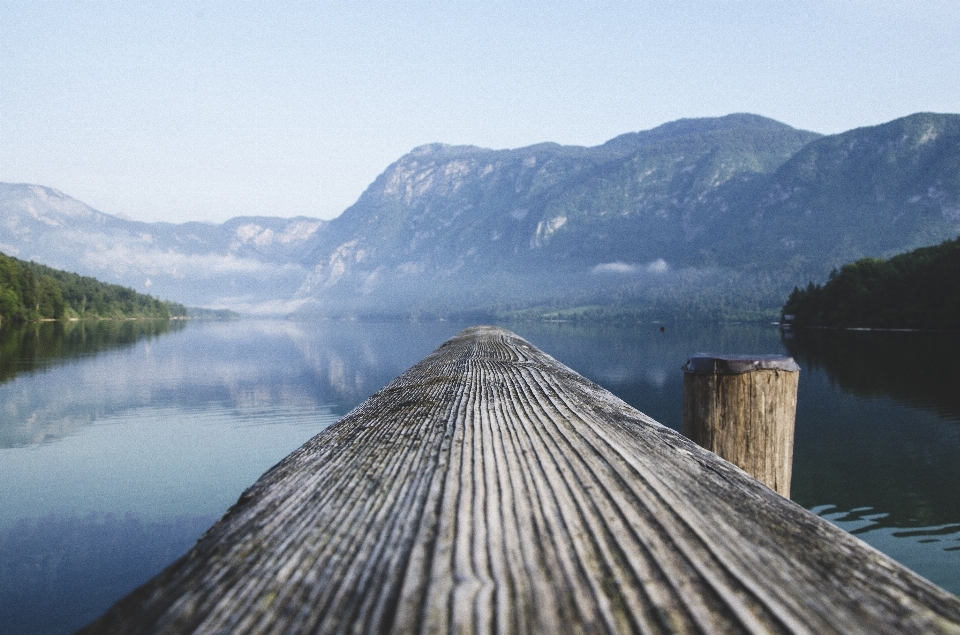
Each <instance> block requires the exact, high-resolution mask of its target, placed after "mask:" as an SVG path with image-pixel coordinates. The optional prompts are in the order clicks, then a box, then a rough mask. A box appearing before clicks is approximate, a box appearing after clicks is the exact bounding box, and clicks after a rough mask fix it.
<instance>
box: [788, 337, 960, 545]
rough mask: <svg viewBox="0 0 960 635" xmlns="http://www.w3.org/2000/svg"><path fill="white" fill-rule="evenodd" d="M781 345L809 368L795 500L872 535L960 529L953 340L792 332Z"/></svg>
mask: <svg viewBox="0 0 960 635" xmlns="http://www.w3.org/2000/svg"><path fill="white" fill-rule="evenodd" d="M784 343H785V345H786V347H787V350H788V351H789V353H790V354H791V355H792V356H793V357H794V358H795V359H796V360H797V361H798V362H800V364H801V367H802V368H803V370H802V371H801V378H800V391H799V396H798V400H797V432H796V435H797V436H796V444H795V454H794V479H793V482H794V487H793V495H792V497H793V499H794V500H796V501H797V502H798V503H800V504H801V505H803V506H805V507H808V508H810V507H817V506H821V505H828V506H831V507H830V508H829V509H828V510H826V511H828V512H830V511H838V512H847V513H851V518H856V517H864V516H869V517H870V521H871V522H870V524H869V525H868V526H867V529H869V528H873V527H878V526H881V527H882V526H886V527H932V526H938V525H946V524H948V523H960V489H958V488H960V425H958V423H957V421H958V419H960V395H958V394H957V393H958V391H957V377H958V373H957V370H956V359H957V354H958V353H960V342H958V341H957V337H956V336H955V335H951V334H943V333H902V332H901V333H896V332H893V333H891V332H865V331H827V330H809V329H796V330H795V331H792V332H790V333H788V334H787V335H786V336H785V337H784ZM838 388H839V390H838ZM843 393H848V394H853V395H855V396H856V397H857V399H856V400H852V399H849V398H847V397H845V396H844V395H843ZM918 409H919V410H918ZM952 531H954V532H955V529H954V530H952ZM951 544H954V545H955V544H956V543H955V542H951Z"/></svg>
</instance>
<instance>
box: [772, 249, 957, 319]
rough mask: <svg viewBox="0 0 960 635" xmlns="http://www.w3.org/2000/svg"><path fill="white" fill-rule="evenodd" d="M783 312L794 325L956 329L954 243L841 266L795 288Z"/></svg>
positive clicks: (866, 259) (955, 252) (955, 251)
mask: <svg viewBox="0 0 960 635" xmlns="http://www.w3.org/2000/svg"><path fill="white" fill-rule="evenodd" d="M783 313H784V315H792V316H793V318H792V321H793V323H794V324H796V325H798V326H832V327H865V328H915V329H949V330H956V329H960V239H956V240H948V241H946V242H944V243H941V244H939V245H936V246H934V247H924V248H921V249H916V250H914V251H911V252H908V253H905V254H900V255H899V256H895V257H893V258H891V259H890V260H881V259H879V258H862V259H860V260H857V261H856V262H853V263H851V264H847V265H844V266H843V267H841V268H840V270H839V271H836V270H835V271H834V272H833V273H831V274H830V280H829V281H828V282H827V283H826V284H823V285H815V284H813V283H812V282H811V283H810V284H809V285H808V286H807V287H806V288H805V289H797V288H795V289H794V290H793V293H791V294H790V298H789V299H788V300H787V303H786V305H784V307H783Z"/></svg>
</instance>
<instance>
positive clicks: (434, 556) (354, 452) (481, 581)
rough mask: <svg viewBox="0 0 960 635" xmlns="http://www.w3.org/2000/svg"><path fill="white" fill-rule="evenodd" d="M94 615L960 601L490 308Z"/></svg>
mask: <svg viewBox="0 0 960 635" xmlns="http://www.w3.org/2000/svg"><path fill="white" fill-rule="evenodd" d="M678 366H679V362H678ZM678 372H679V371H678ZM677 407H678V409H679V408H680V404H677ZM81 632H82V633H205V634H211V633H231V634H235V633H277V634H280V633H285V634H290V635H293V634H305V633H431V634H432V633H437V634H440V633H551V634H552V633H645V634H647V633H649V634H654V633H753V634H757V633H809V634H816V635H823V634H826V633H843V634H854V633H864V634H867V633H869V634H871V635H876V634H881V633H890V634H897V635H903V634H905V633H953V634H958V633H960V600H958V598H957V597H956V596H954V595H952V594H949V593H947V592H946V591H943V590H942V589H940V588H938V587H936V586H934V585H933V584H931V583H929V582H927V581H926V580H924V579H923V578H920V577H919V576H917V575H916V574H914V573H912V572H911V571H909V570H907V569H905V568H904V567H902V566H900V565H899V564H897V563H896V562H894V561H892V560H890V559H889V558H887V557H886V556H884V555H882V554H880V553H879V552H877V551H876V550H874V549H872V548H871V547H869V546H867V545H866V544H864V543H863V542H861V541H859V540H858V539H856V538H854V537H853V536H851V535H849V534H847V533H846V532H844V531H842V530H840V529H838V528H836V527H835V526H833V525H831V524H830V523H828V522H826V521H825V520H822V519H820V518H818V517H817V516H816V515H814V514H811V513H810V512H807V511H806V510H804V509H802V508H801V507H799V506H798V505H796V504H794V503H792V502H790V501H789V500H787V499H786V498H783V497H781V496H780V495H778V494H776V493H775V492H773V490H771V489H769V488H767V487H766V486H765V485H763V484H761V483H760V482H759V481H756V480H755V479H753V478H751V477H750V476H748V475H747V474H746V473H744V472H743V471H741V470H740V469H738V468H736V467H734V466H732V465H731V464H729V463H727V462H725V461H723V460H722V459H720V458H719V457H717V456H716V455H714V454H712V453H710V452H707V451H705V450H703V449H701V448H700V447H698V446H697V445H695V444H694V443H692V442H691V441H689V440H687V439H686V438H684V437H683V436H681V435H680V434H678V433H676V432H674V431H672V430H669V429H667V428H665V427H663V426H661V425H660V424H658V423H656V422H655V421H653V420H651V419H650V418H649V417H647V416H645V415H643V414H641V413H640V412H638V411H637V410H635V409H633V408H631V407H630V406H628V405H627V404H625V403H624V402H622V401H621V400H619V399H618V398H616V397H615V396H613V395H612V394H610V393H609V392H607V391H605V390H603V389H602V388H600V387H599V386H597V385H595V384H593V383H591V382H590V381H588V380H586V379H584V378H583V377H581V376H579V375H577V374H576V373H574V372H573V371H571V370H570V369H568V368H566V367H565V366H563V365H561V364H560V363H558V362H557V361H555V360H554V359H553V358H551V357H549V356H548V355H545V354H544V353H542V352H540V351H539V350H537V349H536V348H534V347H533V346H531V345H530V344H529V343H527V342H526V341H524V340H523V339H520V338H519V337H517V336H515V335H513V334H512V333H510V332H508V331H505V330H503V329H499V328H493V327H475V328H471V329H467V330H465V331H463V332H462V333H460V334H459V335H457V336H456V337H454V338H452V339H451V340H449V341H447V342H446V343H445V344H443V345H442V346H441V347H440V348H438V349H437V350H436V351H435V352H434V353H432V354H431V355H430V356H428V357H427V358H425V359H424V360H423V361H421V362H420V363H418V364H417V365H416V366H414V367H413V368H411V369H410V370H408V371H407V372H405V373H404V374H402V375H401V376H400V377H398V378H397V379H396V380H394V381H393V382H392V383H391V384H390V385H388V386H387V387H386V388H384V389H383V390H381V391H380V392H378V393H377V394H375V395H373V396H372V397H370V398H369V399H368V400H367V401H365V402H364V403H363V404H361V405H360V406H359V407H358V408H357V409H355V410H354V411H353V412H351V413H350V414H348V415H347V416H346V417H344V418H343V419H342V420H341V421H339V422H338V423H337V424H335V425H334V426H332V427H330V428H329V429H327V430H325V431H324V432H322V433H321V434H319V435H317V436H316V437H315V438H313V439H311V440H310V441H309V442H307V443H306V444H305V445H303V446H302V447H301V448H300V449H298V450H296V451H295V452H293V453H292V454H291V455H290V456H288V457H287V458H286V459H284V460H283V461H281V462H280V463H279V464H277V465H276V466H275V467H274V468H272V469H271V470H270V471H269V472H267V473H266V474H264V475H263V477H261V478H260V480H259V481H257V482H256V483H255V484H254V485H253V486H252V487H251V488H250V489H248V490H247V491H246V492H244V494H243V495H242V496H241V497H240V500H239V501H238V502H237V503H236V505H234V506H233V507H232V508H231V509H230V510H229V512H228V513H227V514H226V515H225V516H224V517H223V519H222V520H220V521H219V522H218V523H217V524H216V525H214V526H213V527H212V528H211V529H210V530H209V531H208V532H207V533H206V534H205V535H204V536H203V537H202V538H201V539H200V541H199V542H198V543H197V545H196V546H195V547H194V548H193V549H191V550H190V551H189V552H188V553H187V554H186V555H184V556H183V557H182V558H180V559H179V560H178V561H177V562H175V563H174V564H172V565H171V566H170V567H169V568H167V569H166V570H165V571H164V572H162V573H161V574H160V575H158V576H157V577H156V578H154V579H153V580H151V581H150V582H148V583H147V584H146V585H144V586H143V587H141V588H139V589H137V590H136V591H134V592H133V593H131V594H130V595H129V596H127V597H126V598H125V599H123V600H121V601H120V602H118V603H117V604H116V605H114V606H113V607H112V608H111V609H110V610H109V611H108V612H107V613H106V614H104V615H103V616H102V617H101V618H100V619H98V620H97V621H96V622H94V623H93V624H91V625H89V626H88V627H87V628H86V629H84V630H83V631H81Z"/></svg>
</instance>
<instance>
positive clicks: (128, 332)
mask: <svg viewBox="0 0 960 635" xmlns="http://www.w3.org/2000/svg"><path fill="white" fill-rule="evenodd" d="M184 326H185V324H184V322H183V321H180V320H174V321H170V320H95V321H92V320H84V321H76V322H39V323H34V324H23V325H16V326H10V325H5V326H3V327H0V383H2V382H5V381H9V380H11V379H13V378H14V377H16V376H17V374H19V373H23V372H33V371H36V370H41V369H43V368H48V367H49V366H51V365H53V364H56V363H61V362H67V361H71V360H77V359H80V358H83V357H89V356H92V355H96V354H97V353H102V352H104V351H109V350H114V349H119V348H125V347H128V346H133V345H134V344H135V343H137V342H138V341H140V340H142V339H144V338H153V337H156V336H158V335H161V334H163V333H169V332H176V331H178V330H181V329H183V328H184Z"/></svg>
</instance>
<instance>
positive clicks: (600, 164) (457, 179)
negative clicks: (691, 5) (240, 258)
mask: <svg viewBox="0 0 960 635" xmlns="http://www.w3.org/2000/svg"><path fill="white" fill-rule="evenodd" d="M819 136H820V135H817V134H815V133H811V132H804V131H799V130H795V129H793V128H790V127H789V126H786V125H784V124H781V123H778V122H775V121H773V120H770V119H766V118H763V117H758V116H755V115H730V116H727V117H723V118H719V119H702V120H681V121H677V122H674V123H670V124H666V125H664V126H661V127H659V128H655V129H654V130H650V131H647V132H640V133H631V134H626V135H622V136H620V137H617V138H615V139H613V140H611V141H609V142H607V143H605V144H603V145H601V146H597V147H594V148H581V147H564V146H559V145H556V144H540V145H536V146H531V147H528V148H522V149H519V150H485V149H481V148H475V147H450V146H443V145H436V144H435V145H428V146H423V147H420V148H417V149H415V150H413V151H412V152H411V153H410V154H408V155H406V156H404V157H402V158H401V159H400V160H399V161H397V162H396V163H394V164H393V165H391V166H390V167H389V168H387V170H386V171H385V172H384V173H383V174H382V175H380V176H379V177H378V178H377V179H376V180H375V181H374V183H373V184H372V185H371V186H370V187H369V188H368V189H367V191H366V192H364V194H363V195H362V196H361V197H360V199H359V200H358V201H357V203H356V204H355V205H353V206H352V207H350V208H349V209H347V210H346V211H345V212H344V213H343V214H342V215H341V216H340V217H339V218H336V219H334V220H333V221H331V223H330V227H329V231H327V232H325V233H324V234H323V235H322V236H317V237H316V238H315V239H314V240H312V242H313V244H314V248H313V250H312V251H311V254H310V257H309V258H308V259H307V260H305V261H304V264H305V265H309V264H310V263H316V264H315V265H314V269H313V273H312V275H311V276H310V278H309V279H308V281H307V283H306V284H305V285H304V287H303V288H302V289H301V291H300V297H306V298H310V299H312V300H313V306H314V309H315V310H318V311H321V312H325V313H337V312H346V313H377V312H379V311H381V310H383V308H384V307H387V308H388V310H390V311H394V310H397V309H398V308H399V310H401V311H410V312H418V311H422V312H426V313H436V312H440V313H443V312H447V313H451V312H456V311H457V310H458V309H459V310H461V311H470V310H480V311H483V310H488V309H490V308H500V309H509V308H520V307H524V306H529V305H530V304H536V303H556V302H561V303H570V302H598V301H599V302H604V301H609V297H608V296H609V295H610V294H611V293H614V294H615V293H620V292H627V293H630V292H631V291H630V287H631V286H637V285H640V286H641V287H644V286H649V285H654V286H657V287H658V288H659V287H662V283H663V282H664V281H670V282H671V283H672V284H673V285H674V286H675V285H676V284H677V283H679V282H683V281H684V280H687V279H690V278H691V273H690V272H683V271H682V268H684V267H687V266H689V264H690V263H691V262H694V261H695V262H696V263H697V264H698V265H699V264H702V261H703V260H704V258H703V257H701V255H700V254H696V253H695V254H693V255H691V254H689V253H688V251H689V249H690V245H691V244H696V245H704V246H705V247H706V248H708V249H712V248H715V246H714V245H712V244H711V242H710V240H709V235H708V231H709V221H710V216H711V212H712V208H711V207H710V206H709V205H707V203H708V202H709V201H711V200H712V198H713V197H714V196H715V192H716V190H717V189H718V188H722V187H724V186H729V185H731V184H742V183H744V182H747V181H750V180H751V179H753V178H756V177H757V176H759V175H763V174H766V173H769V172H771V171H772V170H775V169H776V168H777V167H779V166H780V165H782V164H783V163H784V162H785V161H787V160H789V159H790V157H792V156H793V155H794V154H795V153H796V152H798V151H799V150H800V149H801V148H803V147H804V146H805V145H807V144H808V143H809V142H811V141H812V140H814V139H817V138H818V137H819ZM707 260H709V258H707ZM709 266H711V267H712V266H713V263H709ZM674 270H678V271H677V273H673V271H674ZM712 273H713V272H707V273H704V272H696V273H695V274H693V275H692V278H694V279H695V280H696V281H699V280H702V279H703V277H704V276H705V275H712ZM678 275H679V277H678Z"/></svg>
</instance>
